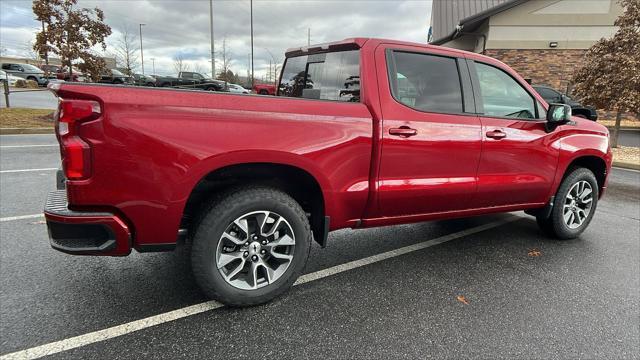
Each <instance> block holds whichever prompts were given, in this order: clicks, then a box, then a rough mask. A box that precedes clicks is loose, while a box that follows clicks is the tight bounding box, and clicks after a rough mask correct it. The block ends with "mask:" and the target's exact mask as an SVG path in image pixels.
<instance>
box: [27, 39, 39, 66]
mask: <svg viewBox="0 0 640 360" xmlns="http://www.w3.org/2000/svg"><path fill="white" fill-rule="evenodd" d="M34 46H35V42H33V41H28V42H27V43H26V45H25V51H24V56H25V57H26V58H27V59H29V60H33V61H36V62H38V63H40V62H42V57H41V56H40V54H38V52H37V51H36V50H35V49H34Z"/></svg>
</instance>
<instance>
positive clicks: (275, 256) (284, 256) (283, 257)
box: [269, 250, 293, 261]
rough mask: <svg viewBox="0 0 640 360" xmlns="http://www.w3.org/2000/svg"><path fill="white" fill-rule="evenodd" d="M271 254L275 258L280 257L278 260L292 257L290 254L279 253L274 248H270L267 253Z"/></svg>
mask: <svg viewBox="0 0 640 360" xmlns="http://www.w3.org/2000/svg"><path fill="white" fill-rule="evenodd" d="M269 254H270V255H271V256H273V257H274V258H276V259H280V260H288V261H291V259H293V256H292V255H287V254H282V253H279V252H277V251H275V250H271V252H270V253H269Z"/></svg>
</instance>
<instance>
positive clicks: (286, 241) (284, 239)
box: [269, 234, 296, 247]
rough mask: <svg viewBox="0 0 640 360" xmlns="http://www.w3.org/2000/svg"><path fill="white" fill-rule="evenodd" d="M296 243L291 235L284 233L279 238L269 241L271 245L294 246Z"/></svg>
mask: <svg viewBox="0 0 640 360" xmlns="http://www.w3.org/2000/svg"><path fill="white" fill-rule="evenodd" d="M295 244H296V241H295V240H294V239H293V238H292V237H291V236H289V235H286V234H285V235H283V236H281V237H280V238H279V239H276V240H274V241H272V242H270V243H269V246H272V247H276V246H293V245H295Z"/></svg>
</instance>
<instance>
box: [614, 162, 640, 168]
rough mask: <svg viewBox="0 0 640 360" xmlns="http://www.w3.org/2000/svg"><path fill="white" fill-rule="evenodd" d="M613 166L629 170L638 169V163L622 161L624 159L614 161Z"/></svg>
mask: <svg viewBox="0 0 640 360" xmlns="http://www.w3.org/2000/svg"><path fill="white" fill-rule="evenodd" d="M613 167H619V168H623V169H631V170H640V164H634V163H630V162H624V161H614V162H613Z"/></svg>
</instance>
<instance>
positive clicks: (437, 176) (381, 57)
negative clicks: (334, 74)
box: [376, 46, 481, 217]
mask: <svg viewBox="0 0 640 360" xmlns="http://www.w3.org/2000/svg"><path fill="white" fill-rule="evenodd" d="M376 63H378V64H385V63H386V65H387V66H386V68H385V69H388V73H387V74H384V73H382V74H381V72H380V71H378V82H379V84H378V85H379V88H380V101H381V106H382V114H383V128H382V150H381V159H380V168H379V174H378V191H379V192H378V206H379V209H378V210H379V214H378V216H383V217H384V216H402V215H417V214H426V213H435V212H446V211H455V210H462V209H468V208H469V207H470V206H471V204H472V200H473V197H474V195H475V193H476V172H477V168H478V162H479V160H480V150H481V135H480V121H479V119H478V116H477V115H476V111H475V105H474V99H473V94H472V88H471V82H470V78H469V71H468V68H467V65H466V62H465V60H464V59H462V58H456V57H454V56H451V55H450V53H449V52H446V51H442V50H436V49H433V50H428V51H427V50H425V49H424V48H412V47H407V46H402V47H398V48H394V49H384V48H383V47H379V48H378V50H377V53H376Z"/></svg>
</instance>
